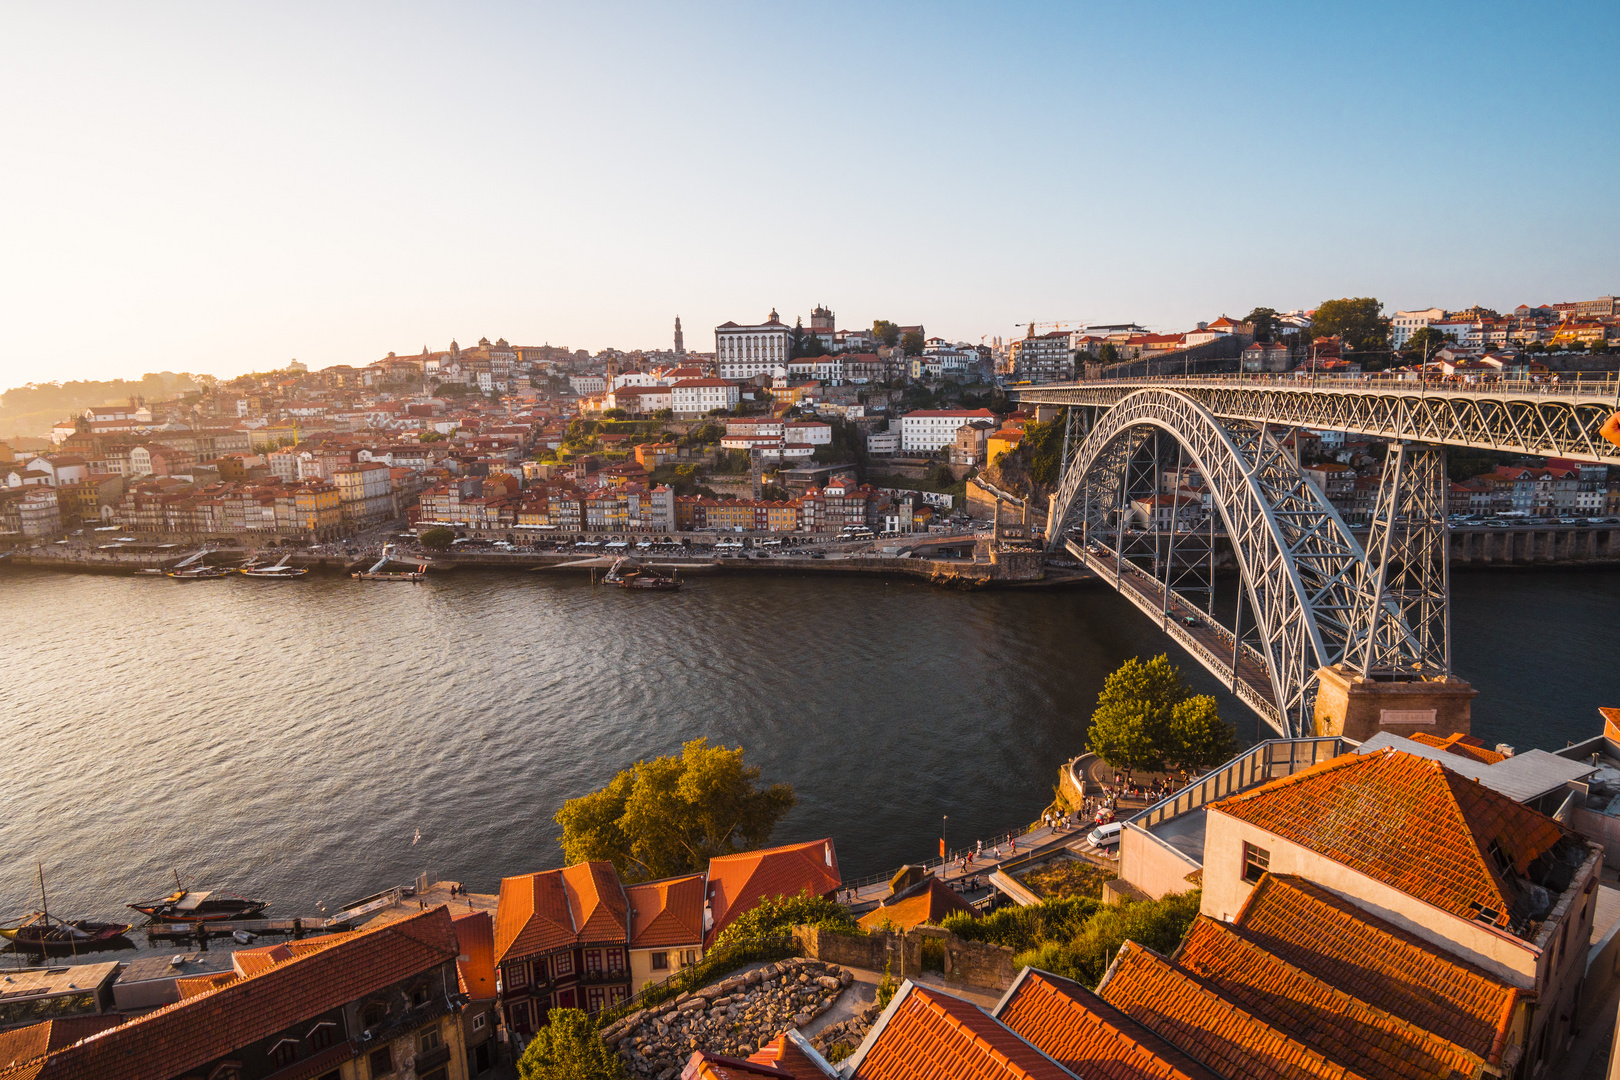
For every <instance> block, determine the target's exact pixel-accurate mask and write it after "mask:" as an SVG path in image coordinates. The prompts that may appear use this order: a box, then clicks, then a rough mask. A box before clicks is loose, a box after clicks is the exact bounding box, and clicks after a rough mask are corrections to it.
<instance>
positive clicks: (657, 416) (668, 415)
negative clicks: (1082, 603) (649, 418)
mask: <svg viewBox="0 0 1620 1080" xmlns="http://www.w3.org/2000/svg"><path fill="white" fill-rule="evenodd" d="M653 419H654V420H673V419H675V410H674V409H659V410H658V411H657V412H655V413H653Z"/></svg>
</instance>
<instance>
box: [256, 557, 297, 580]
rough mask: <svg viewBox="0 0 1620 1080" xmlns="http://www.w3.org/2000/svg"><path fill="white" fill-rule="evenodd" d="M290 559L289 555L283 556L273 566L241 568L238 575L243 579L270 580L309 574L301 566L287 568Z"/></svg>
mask: <svg viewBox="0 0 1620 1080" xmlns="http://www.w3.org/2000/svg"><path fill="white" fill-rule="evenodd" d="M290 558H292V556H291V555H283V556H282V557H281V561H280V562H278V563H276V564H275V565H274V566H253V565H248V566H244V567H242V568H241V570H240V571H239V573H241V575H242V576H243V577H251V578H272V579H277V578H296V577H303V576H304V575H305V574H307V573H309V571H308V570H306V569H304V568H303V567H302V566H288V565H287V560H288V559H290Z"/></svg>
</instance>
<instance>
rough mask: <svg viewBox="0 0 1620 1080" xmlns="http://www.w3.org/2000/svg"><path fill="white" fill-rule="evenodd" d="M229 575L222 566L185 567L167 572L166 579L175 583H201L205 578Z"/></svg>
mask: <svg viewBox="0 0 1620 1080" xmlns="http://www.w3.org/2000/svg"><path fill="white" fill-rule="evenodd" d="M229 573H230V571H229V570H227V569H226V568H225V567H223V566H187V567H183V568H182V567H178V566H177V567H175V568H174V569H173V570H170V571H168V572H167V574H166V576H167V577H172V578H174V579H175V580H176V581H202V580H204V579H207V578H222V577H225V576H226V575H228V574H229Z"/></svg>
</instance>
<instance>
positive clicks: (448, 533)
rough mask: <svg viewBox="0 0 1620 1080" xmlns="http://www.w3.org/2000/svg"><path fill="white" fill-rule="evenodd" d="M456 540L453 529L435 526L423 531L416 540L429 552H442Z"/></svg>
mask: <svg viewBox="0 0 1620 1080" xmlns="http://www.w3.org/2000/svg"><path fill="white" fill-rule="evenodd" d="M455 538H456V531H455V530H454V529H447V528H445V527H444V526H443V525H435V526H434V527H433V528H431V529H426V530H423V532H422V534H421V535H420V536H418V537H417V538H416V539H417V540H418V541H419V542H420V543H421V545H422V546H423V547H425V548H427V549H428V550H430V551H444V550H445V549H447V548H448V547H449V546H450V544H451V542H452V541H454V540H455Z"/></svg>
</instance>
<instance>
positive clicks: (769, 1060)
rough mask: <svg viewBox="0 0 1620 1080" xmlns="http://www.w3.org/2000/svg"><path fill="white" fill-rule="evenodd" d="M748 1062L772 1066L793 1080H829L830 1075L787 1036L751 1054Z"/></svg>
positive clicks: (779, 1036) (780, 1037)
mask: <svg viewBox="0 0 1620 1080" xmlns="http://www.w3.org/2000/svg"><path fill="white" fill-rule="evenodd" d="M748 1060H749V1061H751V1062H753V1063H755V1064H758V1065H770V1066H772V1067H773V1068H777V1069H780V1070H782V1071H783V1072H784V1073H786V1074H788V1075H789V1076H791V1077H792V1078H793V1080H827V1077H828V1076H829V1075H837V1074H836V1073H833V1074H829V1073H828V1072H827V1071H826V1070H825V1069H823V1068H822V1067H821V1066H820V1065H817V1064H816V1063H815V1062H814V1061H811V1060H810V1056H809V1055H808V1054H806V1053H805V1052H804V1051H803V1050H802V1049H800V1047H799V1044H798V1043H797V1042H795V1041H794V1040H793V1039H790V1038H789V1037H788V1036H787V1035H785V1034H784V1035H778V1036H777V1037H776V1038H774V1039H772V1040H771V1041H770V1042H768V1043H766V1044H765V1045H764V1046H762V1047H760V1048H759V1053H757V1054H751V1055H749V1057H748Z"/></svg>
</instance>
